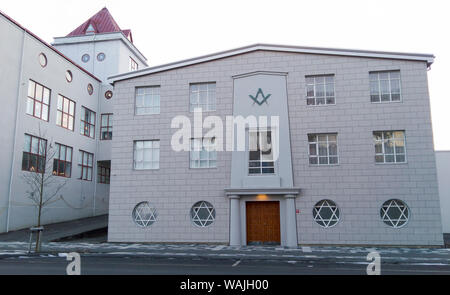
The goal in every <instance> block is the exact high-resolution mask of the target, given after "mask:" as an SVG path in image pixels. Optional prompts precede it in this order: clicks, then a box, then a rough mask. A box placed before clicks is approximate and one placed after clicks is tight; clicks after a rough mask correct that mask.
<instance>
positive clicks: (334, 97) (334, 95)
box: [305, 74, 336, 107]
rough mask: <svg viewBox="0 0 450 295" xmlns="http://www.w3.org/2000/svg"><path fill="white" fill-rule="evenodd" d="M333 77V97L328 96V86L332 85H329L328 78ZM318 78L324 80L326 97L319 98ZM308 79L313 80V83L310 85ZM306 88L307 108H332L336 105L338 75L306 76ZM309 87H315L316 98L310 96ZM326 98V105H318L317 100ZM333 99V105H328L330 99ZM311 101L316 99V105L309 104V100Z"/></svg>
mask: <svg viewBox="0 0 450 295" xmlns="http://www.w3.org/2000/svg"><path fill="white" fill-rule="evenodd" d="M329 77H332V78H333V96H327V85H328V84H331V83H327V78H329ZM318 78H323V79H324V82H323V87H324V93H323V94H324V95H323V96H320V97H318V96H317V88H318V87H317V86H318V83H317V82H316V79H318ZM308 79H313V83H312V84H311V83H308ZM305 85H306V86H305V88H306V105H307V106H311V107H320V106H332V105H336V75H335V74H325V75H308V76H305ZM308 86H313V87H314V96H308ZM322 97H323V98H324V100H325V103H323V104H318V103H317V99H318V98H322ZM331 97H332V98H333V101H334V102H333V103H327V101H328V98H331ZM309 99H314V104H308V100H309Z"/></svg>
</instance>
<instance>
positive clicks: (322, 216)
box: [313, 200, 340, 228]
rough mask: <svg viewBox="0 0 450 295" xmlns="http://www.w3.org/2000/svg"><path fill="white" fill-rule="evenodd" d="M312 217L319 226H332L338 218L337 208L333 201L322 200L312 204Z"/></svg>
mask: <svg viewBox="0 0 450 295" xmlns="http://www.w3.org/2000/svg"><path fill="white" fill-rule="evenodd" d="M313 217H314V221H315V222H317V224H319V225H320V226H321V227H324V228H329V227H333V226H335V225H336V224H337V223H338V222H339V219H340V212H339V208H338V206H337V205H336V203H334V202H333V201H330V200H322V201H320V202H319V203H317V204H316V205H315V206H314V209H313Z"/></svg>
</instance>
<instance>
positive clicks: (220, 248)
mask: <svg viewBox="0 0 450 295" xmlns="http://www.w3.org/2000/svg"><path fill="white" fill-rule="evenodd" d="M223 248H225V246H223V245H220V246H217V247H215V248H213V249H212V250H213V251H220V250H222V249H223Z"/></svg>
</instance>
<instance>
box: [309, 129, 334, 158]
mask: <svg viewBox="0 0 450 295" xmlns="http://www.w3.org/2000/svg"><path fill="white" fill-rule="evenodd" d="M332 135H334V136H336V155H330V143H334V141H330V136H332ZM310 136H315V141H313V142H310V141H309V137H310ZM319 136H326V137H327V141H326V143H327V156H326V157H327V164H321V163H320V158H324V157H325V156H321V155H320V152H319V148H320V144H319V143H321V141H319ZM312 144H315V146H316V154H315V155H311V150H310V146H311V145H312ZM308 155H309V156H308V162H309V165H310V166H336V165H339V163H340V159H339V140H338V133H311V134H308ZM330 157H333V158H337V163H330ZM311 158H317V164H312V163H311Z"/></svg>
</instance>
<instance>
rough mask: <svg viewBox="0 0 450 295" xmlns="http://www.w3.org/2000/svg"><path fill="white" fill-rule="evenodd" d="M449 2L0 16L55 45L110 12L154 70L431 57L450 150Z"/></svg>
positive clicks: (70, 3)
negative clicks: (315, 49)
mask: <svg viewBox="0 0 450 295" xmlns="http://www.w3.org/2000/svg"><path fill="white" fill-rule="evenodd" d="M446 2H447V3H446ZM448 2H449V1H448V0H441V1H440V0H427V1H423V0H422V1H416V0H407V1H403V0H387V1H386V0H371V1H364V0H356V1H353V0H339V1H336V0H331V1H325V0H323V1H320V0H314V1H311V0H309V1H300V0H296V1H285V0H271V1H265V0H257V1H251V0H222V1H216V0H206V1H204V0H181V1H175V0H147V1H139V0H34V1H32V0H26V1H25V0H2V1H1V4H0V10H2V11H3V12H5V13H6V14H8V15H9V16H10V17H12V18H13V19H15V20H16V21H18V22H19V23H20V24H22V25H23V26H25V27H27V28H28V29H30V30H31V31H32V32H33V33H35V34H37V35H38V36H39V37H41V38H43V39H44V40H46V41H47V42H52V41H53V37H59V36H65V35H67V34H68V33H70V32H71V31H72V30H73V29H75V28H76V27H78V26H79V25H80V24H82V23H83V22H84V21H86V20H87V19H88V18H89V17H91V16H92V15H93V14H95V13H96V12H97V11H99V10H100V9H102V8H103V7H104V6H106V7H108V9H109V11H110V12H111V14H112V15H113V17H114V18H115V20H116V21H117V23H118V24H119V26H120V27H121V28H122V29H132V31H133V38H134V43H135V45H136V46H137V47H138V48H139V50H140V51H141V52H142V53H143V54H144V55H145V56H146V57H147V58H148V59H149V64H150V66H154V65H158V64H162V63H167V62H173V61H177V60H180V59H185V58H191V57H196V56H200V55H204V54H209V53H214V52H217V51H223V50H227V49H233V48H236V47H241V46H245V45H250V44H254V43H274V44H284V45H299V46H319V47H337V48H350V49H368V50H384V51H401V52H417V53H433V54H434V55H436V61H435V63H434V64H433V66H432V70H431V71H430V72H429V83H430V95H431V106H432V116H433V129H434V141H435V148H436V149H437V150H450V132H449V130H448V129H447V128H448V127H450V112H449V109H450V97H449V92H448V91H447V92H446V90H445V89H446V88H449V87H448V86H447V87H446V86H445V85H446V83H449V82H450V81H446V80H445V78H446V77H445V75H446V74H447V75H448V69H450V38H449V37H450V35H449V29H450V15H449V12H450V3H448ZM446 69H447V71H446Z"/></svg>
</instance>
